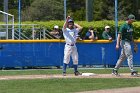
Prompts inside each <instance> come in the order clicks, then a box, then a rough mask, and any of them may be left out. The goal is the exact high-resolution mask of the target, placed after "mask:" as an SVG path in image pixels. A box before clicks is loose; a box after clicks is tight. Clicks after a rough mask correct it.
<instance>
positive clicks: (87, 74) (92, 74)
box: [82, 73, 96, 76]
mask: <svg viewBox="0 0 140 93" xmlns="http://www.w3.org/2000/svg"><path fill="white" fill-rule="evenodd" d="M95 75H96V74H94V73H82V76H95Z"/></svg>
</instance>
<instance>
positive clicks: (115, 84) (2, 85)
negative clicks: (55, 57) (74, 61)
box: [0, 68, 140, 93]
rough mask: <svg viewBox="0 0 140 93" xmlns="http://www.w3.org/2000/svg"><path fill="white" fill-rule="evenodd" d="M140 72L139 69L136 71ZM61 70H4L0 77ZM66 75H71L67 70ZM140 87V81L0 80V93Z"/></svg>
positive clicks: (71, 92)
mask: <svg viewBox="0 0 140 93" xmlns="http://www.w3.org/2000/svg"><path fill="white" fill-rule="evenodd" d="M137 70H138V71H140V69H137ZM111 71H112V69H80V72H92V73H97V74H105V73H106V74H108V73H111ZM61 72H62V70H57V69H54V70H53V69H46V70H8V71H7V70H4V71H0V75H1V76H8V75H40V74H43V75H44V74H61ZM119 72H121V73H128V72H129V69H128V68H123V69H120V70H119ZM67 73H73V69H68V70H67ZM135 86H140V79H139V78H135V79H134V78H133V79H121V78H112V79H109V78H108V79H105V78H79V79H78V78H71V79H68V78H67V79H66V78H61V79H33V80H0V93H74V92H79V91H89V90H99V89H112V88H122V87H135Z"/></svg>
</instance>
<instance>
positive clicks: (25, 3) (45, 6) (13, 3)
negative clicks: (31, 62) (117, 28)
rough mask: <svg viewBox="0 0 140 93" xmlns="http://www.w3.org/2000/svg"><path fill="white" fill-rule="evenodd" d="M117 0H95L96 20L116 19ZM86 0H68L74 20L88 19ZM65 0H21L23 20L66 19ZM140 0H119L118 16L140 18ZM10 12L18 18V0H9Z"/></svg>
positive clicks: (69, 12) (68, 8)
mask: <svg viewBox="0 0 140 93" xmlns="http://www.w3.org/2000/svg"><path fill="white" fill-rule="evenodd" d="M114 1H115V0H94V1H93V11H92V13H93V19H94V20H114V13H115V11H114V10H115V9H114V6H115V3H114ZM85 2H86V0H67V15H71V16H72V17H73V18H74V20H80V21H85V20H86V7H85V5H86V3H85ZM63 4H64V0H21V9H22V11H21V14H22V21H48V20H63V19H64V5H63ZM3 5H4V4H3V0H0V10H3ZM139 5H140V0H118V18H119V20H124V19H125V18H126V17H127V16H128V15H129V14H131V13H132V14H134V15H135V16H136V19H137V20H140V6H139ZM8 9H9V10H8V12H9V13H11V14H14V15H15V20H18V0H9V2H8Z"/></svg>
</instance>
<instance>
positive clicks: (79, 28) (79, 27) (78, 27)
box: [74, 23, 83, 32]
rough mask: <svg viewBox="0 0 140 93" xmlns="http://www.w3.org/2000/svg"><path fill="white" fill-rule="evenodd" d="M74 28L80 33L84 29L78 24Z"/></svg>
mask: <svg viewBox="0 0 140 93" xmlns="http://www.w3.org/2000/svg"><path fill="white" fill-rule="evenodd" d="M74 26H75V27H76V28H77V29H78V30H79V32H80V31H81V30H82V29H83V27H81V26H80V25H78V24H76V23H75V24H74Z"/></svg>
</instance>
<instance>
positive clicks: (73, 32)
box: [62, 28, 79, 44]
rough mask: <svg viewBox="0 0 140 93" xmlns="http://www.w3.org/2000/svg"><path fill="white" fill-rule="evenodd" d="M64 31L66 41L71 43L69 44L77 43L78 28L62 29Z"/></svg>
mask: <svg viewBox="0 0 140 93" xmlns="http://www.w3.org/2000/svg"><path fill="white" fill-rule="evenodd" d="M62 31H63V36H64V38H65V42H66V43H69V44H75V43H76V38H77V35H78V32H79V30H78V28H74V29H69V28H66V29H62Z"/></svg>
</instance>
